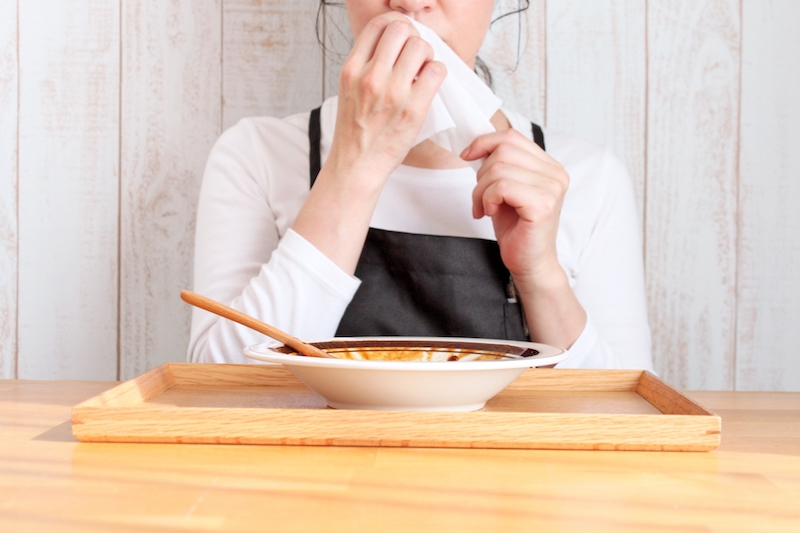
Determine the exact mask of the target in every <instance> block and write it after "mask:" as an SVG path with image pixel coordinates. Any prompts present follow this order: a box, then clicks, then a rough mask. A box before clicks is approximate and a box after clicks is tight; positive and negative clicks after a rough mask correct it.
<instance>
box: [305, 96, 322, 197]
mask: <svg viewBox="0 0 800 533" xmlns="http://www.w3.org/2000/svg"><path fill="white" fill-rule="evenodd" d="M321 109H322V106H320V107H318V108H316V109H314V110H313V111H311V116H310V117H309V118H308V143H309V150H308V172H309V175H308V178H309V189H310V188H311V187H313V186H314V182H315V181H317V174H319V171H320V170H321V169H322V155H321V154H320V140H321V139H322V127H321V125H320V119H319V115H320V110H321Z"/></svg>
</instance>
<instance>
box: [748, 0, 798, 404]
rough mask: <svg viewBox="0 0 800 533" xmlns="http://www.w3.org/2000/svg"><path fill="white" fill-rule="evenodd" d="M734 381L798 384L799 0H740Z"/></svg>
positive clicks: (770, 386)
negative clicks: (737, 251)
mask: <svg viewBox="0 0 800 533" xmlns="http://www.w3.org/2000/svg"><path fill="white" fill-rule="evenodd" d="M742 5H743V10H742V15H743V21H742V25H743V27H742V119H741V152H740V165H741V167H740V168H741V177H740V183H739V209H740V215H739V241H738V247H739V262H738V269H737V272H738V279H737V296H738V299H737V302H738V306H737V310H738V312H737V319H738V320H737V339H736V341H737V342H736V389H737V390H758V389H767V390H800V360H799V359H798V357H797V355H796V353H797V346H798V345H800V327H798V320H799V319H800V268H798V264H800V237H798V235H800V233H799V231H800V230H798V228H800V210H799V209H797V205H798V204H800V150H798V146H800V98H798V95H800V68H798V65H800V63H798V58H799V57H800V32H798V31H797V28H798V27H800V3H798V2H793V1H791V0H783V1H779V0H771V1H767V2H755V1H751V0H745V1H744V2H743V4H742Z"/></svg>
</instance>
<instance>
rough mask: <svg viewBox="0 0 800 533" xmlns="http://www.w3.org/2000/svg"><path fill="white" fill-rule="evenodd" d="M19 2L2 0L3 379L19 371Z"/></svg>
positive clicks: (0, 277)
mask: <svg viewBox="0 0 800 533" xmlns="http://www.w3.org/2000/svg"><path fill="white" fill-rule="evenodd" d="M17 51H18V49H17V3H16V2H3V3H2V4H0V117H2V119H1V120H0V379H9V378H14V377H16V374H17V245H18V242H19V239H18V232H17V216H18V214H17V186H18V183H19V180H18V174H17V171H18V167H17V156H18V154H17V126H18V124H19V121H18V114H17V113H18V107H17V106H18V102H19V98H18V97H19V93H18V90H17V89H18V85H17V84H18V77H17V74H18V62H17Z"/></svg>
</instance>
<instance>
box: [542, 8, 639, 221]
mask: <svg viewBox="0 0 800 533" xmlns="http://www.w3.org/2000/svg"><path fill="white" fill-rule="evenodd" d="M646 22H647V17H646V9H645V1H644V0H614V1H611V2H587V1H584V0H569V1H561V2H549V3H548V4H547V125H548V127H550V128H553V129H557V130H560V131H564V132H568V133H572V134H574V135H577V136H578V137H581V138H583V139H586V140H588V141H592V142H595V143H598V144H601V145H606V146H611V147H612V148H613V150H614V153H615V154H616V155H617V156H618V157H619V158H620V159H621V160H622V161H623V163H625V166H626V168H627V169H628V172H629V173H630V175H631V178H632V180H633V184H634V190H635V192H636V199H637V205H638V207H639V220H643V219H644V184H645V183H644V182H645V156H646V153H645V139H646V119H647V75H646V70H647V69H646V51H647V47H646Z"/></svg>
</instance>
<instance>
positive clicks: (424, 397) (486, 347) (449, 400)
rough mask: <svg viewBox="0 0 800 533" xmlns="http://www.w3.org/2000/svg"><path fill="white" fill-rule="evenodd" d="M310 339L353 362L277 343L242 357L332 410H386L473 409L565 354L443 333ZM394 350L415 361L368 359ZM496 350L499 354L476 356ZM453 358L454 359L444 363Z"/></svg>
mask: <svg viewBox="0 0 800 533" xmlns="http://www.w3.org/2000/svg"><path fill="white" fill-rule="evenodd" d="M312 344H314V345H315V346H317V347H318V348H320V349H323V350H326V351H329V352H331V353H334V354H338V355H340V356H344V357H354V358H355V359H322V358H316V357H305V356H302V355H296V354H294V352H293V351H292V350H291V349H289V348H287V347H285V346H283V345H281V344H275V343H271V344H269V343H268V344H257V345H255V346H250V347H248V348H245V350H244V354H245V355H246V356H247V357H250V358H252V359H257V360H259V361H267V362H270V363H281V364H283V365H284V366H285V367H286V368H288V369H289V370H290V371H291V372H292V373H293V374H294V375H295V376H297V378H298V379H299V380H300V381H302V382H303V383H305V384H306V385H307V386H308V387H309V388H310V389H312V390H314V391H316V392H317V393H318V394H319V395H320V396H322V397H323V398H325V400H326V401H327V403H328V405H329V406H330V407H334V408H336V409H370V410H392V411H477V410H478V409H481V408H482V407H483V406H484V405H485V404H486V401H487V400H489V399H490V398H492V397H493V396H495V395H497V394H498V393H499V392H500V391H502V390H503V389H505V388H506V387H507V386H508V385H509V384H510V383H511V382H512V381H514V380H515V379H517V378H518V377H519V376H520V375H522V373H523V372H525V370H526V369H528V368H531V367H536V366H550V365H554V364H556V363H560V362H561V361H563V360H564V359H566V357H567V352H566V351H565V350H563V349H561V348H556V347H553V346H547V345H545V344H538V343H532V342H519V341H507V340H486V339H460V338H449V337H448V338H426V337H382V338H381V337H375V338H352V339H351V338H348V339H343V338H339V339H334V340H331V341H325V342H315V343H312ZM398 351H401V352H404V353H403V354H402V355H400V357H403V356H410V358H413V359H417V360H416V361H408V360H366V358H368V357H370V356H378V357H387V356H388V357H396V356H397V354H398ZM499 354H503V355H505V357H502V358H500V359H495V360H475V359H476V358H477V357H482V358H484V359H486V358H497V357H499ZM454 357H455V358H458V359H459V360H458V361H453V360H448V359H449V358H454ZM361 358H364V359H361ZM420 358H424V359H425V360H422V361H420V360H419V359H420Z"/></svg>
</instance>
